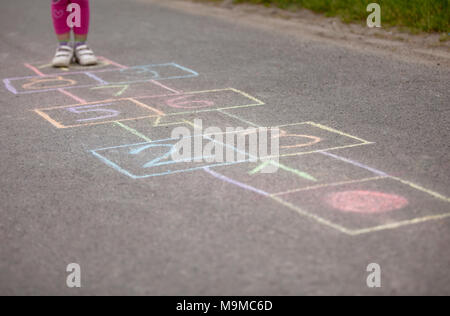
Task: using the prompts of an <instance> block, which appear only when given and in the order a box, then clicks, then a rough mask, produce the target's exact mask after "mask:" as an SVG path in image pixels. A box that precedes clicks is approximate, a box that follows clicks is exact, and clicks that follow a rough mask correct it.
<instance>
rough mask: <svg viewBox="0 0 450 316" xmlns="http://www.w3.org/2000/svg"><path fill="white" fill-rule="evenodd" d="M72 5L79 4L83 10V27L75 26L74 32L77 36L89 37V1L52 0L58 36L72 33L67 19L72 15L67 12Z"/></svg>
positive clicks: (54, 22)
mask: <svg viewBox="0 0 450 316" xmlns="http://www.w3.org/2000/svg"><path fill="white" fill-rule="evenodd" d="M70 3H77V4H79V5H80V8H81V26H80V27H76V26H74V28H73V32H74V33H75V34H77V35H87V33H88V32H89V0H52V18H53V26H54V27H55V32H56V34H58V35H60V34H66V33H69V32H70V27H69V26H68V25H67V17H68V16H69V14H71V12H69V11H67V6H68V5H69V4H70ZM73 12H74V11H73Z"/></svg>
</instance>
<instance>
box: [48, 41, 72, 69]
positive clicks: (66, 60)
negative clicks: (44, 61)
mask: <svg viewBox="0 0 450 316" xmlns="http://www.w3.org/2000/svg"><path fill="white" fill-rule="evenodd" d="M72 58H73V48H72V47H70V46H68V45H60V46H59V47H58V49H57V50H56V54H55V57H54V58H53V61H52V65H53V67H69V65H70V62H71V61H72Z"/></svg>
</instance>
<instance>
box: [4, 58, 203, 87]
mask: <svg viewBox="0 0 450 316" xmlns="http://www.w3.org/2000/svg"><path fill="white" fill-rule="evenodd" d="M144 67H148V68H151V67H153V68H158V67H175V68H177V69H179V70H182V71H184V72H186V73H187V74H186V75H181V76H168V77H161V76H160V75H159V73H157V72H154V77H153V78H146V79H141V80H130V81H120V82H111V83H110V82H108V81H106V80H103V79H101V78H99V77H98V76H97V75H96V74H99V73H106V72H120V71H124V70H130V69H140V68H144ZM77 74H84V75H86V76H88V77H90V78H92V79H94V80H96V81H98V82H99V83H100V84H101V85H108V84H133V83H143V82H148V81H150V80H157V81H162V80H172V79H186V78H195V77H198V76H199V74H198V73H197V72H195V71H194V70H191V69H189V68H186V67H183V66H180V65H178V64H177V63H166V64H150V65H142V66H133V67H128V68H121V69H101V70H92V71H75V72H65V73H57V74H42V73H41V74H37V75H36V76H25V77H15V78H6V79H3V83H4V85H5V87H6V88H7V89H8V90H9V91H10V92H12V93H14V94H32V93H42V92H50V91H55V90H58V89H59V88H64V89H74V88H87V87H95V86H97V85H96V84H89V85H71V86H61V87H54V88H48V89H33V90H31V91H17V89H16V88H15V87H14V86H13V85H12V82H13V81H18V80H24V79H52V78H54V77H56V78H58V77H66V76H70V75H77Z"/></svg>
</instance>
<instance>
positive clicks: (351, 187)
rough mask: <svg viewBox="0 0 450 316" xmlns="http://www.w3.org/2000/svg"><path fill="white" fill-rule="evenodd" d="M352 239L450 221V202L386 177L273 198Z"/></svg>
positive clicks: (438, 195) (435, 194)
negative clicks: (423, 223) (433, 222)
mask: <svg viewBox="0 0 450 316" xmlns="http://www.w3.org/2000/svg"><path fill="white" fill-rule="evenodd" d="M273 198H274V199H275V200H276V201H278V202H280V203H281V204H283V205H285V206H287V207H288V208H290V209H292V210H294V211H297V212H298V213H300V214H302V215H305V216H307V217H310V218H312V219H315V220H316V221H318V222H320V223H322V224H325V225H327V226H329V227H332V228H335V229H337V230H339V231H341V232H343V233H346V234H349V235H360V234H365V233H371V232H376V231H381V230H386V229H394V228H399V227H403V226H407V225H412V224H416V223H421V222H425V221H430V220H438V219H443V218H446V217H450V203H449V202H450V199H449V198H447V197H445V196H442V195H440V194H438V193H436V192H432V191H429V190H427V189H424V188H421V187H420V186H418V185H415V184H413V183H409V182H406V181H403V180H401V179H397V178H392V177H385V178H380V179H376V180H367V181H361V182H358V183H348V184H342V185H336V186H327V187H323V188H311V189H307V190H302V191H298V192H294V193H291V194H285V195H282V196H276V197H273Z"/></svg>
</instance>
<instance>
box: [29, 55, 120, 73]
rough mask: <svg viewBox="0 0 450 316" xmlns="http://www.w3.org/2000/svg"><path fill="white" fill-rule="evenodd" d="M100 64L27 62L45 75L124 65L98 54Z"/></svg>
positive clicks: (34, 69) (109, 68) (30, 66)
mask: <svg viewBox="0 0 450 316" xmlns="http://www.w3.org/2000/svg"><path fill="white" fill-rule="evenodd" d="M97 58H98V64H97V65H93V66H89V67H86V66H80V65H78V64H77V63H72V64H70V67H67V68H55V67H53V66H52V64H51V63H49V62H48V61H46V62H39V61H36V62H30V63H27V64H25V65H26V66H27V67H28V68H30V69H32V70H33V72H34V73H36V72H39V73H41V74H43V75H52V74H58V73H71V72H79V71H86V70H88V71H95V70H114V69H122V68H123V66H122V67H120V66H118V65H117V64H116V63H115V62H113V61H111V60H109V59H107V58H106V57H102V56H97Z"/></svg>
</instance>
